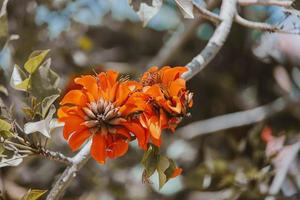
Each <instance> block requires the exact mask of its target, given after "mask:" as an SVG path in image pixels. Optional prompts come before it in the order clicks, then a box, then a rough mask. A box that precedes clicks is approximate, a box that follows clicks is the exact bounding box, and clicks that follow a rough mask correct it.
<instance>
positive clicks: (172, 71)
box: [161, 67, 188, 84]
mask: <svg viewBox="0 0 300 200" xmlns="http://www.w3.org/2000/svg"><path fill="white" fill-rule="evenodd" d="M187 70H188V69H187V68H186V67H173V68H168V69H166V70H164V71H163V73H162V74H161V80H162V83H163V84H168V83H170V82H171V81H174V80H176V79H178V78H180V76H181V74H183V73H184V72H186V71H187Z"/></svg>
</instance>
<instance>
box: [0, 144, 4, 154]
mask: <svg viewBox="0 0 300 200" xmlns="http://www.w3.org/2000/svg"><path fill="white" fill-rule="evenodd" d="M4 151H5V148H4V146H3V144H0V155H2V154H3V152H4Z"/></svg>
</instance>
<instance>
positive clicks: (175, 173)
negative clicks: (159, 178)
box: [171, 167, 182, 178]
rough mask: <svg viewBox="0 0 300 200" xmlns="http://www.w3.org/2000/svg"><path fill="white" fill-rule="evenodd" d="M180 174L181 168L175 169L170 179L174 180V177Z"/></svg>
mask: <svg viewBox="0 0 300 200" xmlns="http://www.w3.org/2000/svg"><path fill="white" fill-rule="evenodd" d="M181 173H182V168H180V167H176V168H175V169H174V171H173V173H172V175H171V178H175V177H176V176H179V175H181Z"/></svg>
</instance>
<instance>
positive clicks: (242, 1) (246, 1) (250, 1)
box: [238, 0, 293, 8]
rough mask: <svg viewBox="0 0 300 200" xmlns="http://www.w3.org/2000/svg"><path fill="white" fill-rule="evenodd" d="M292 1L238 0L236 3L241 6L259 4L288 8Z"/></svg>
mask: <svg viewBox="0 0 300 200" xmlns="http://www.w3.org/2000/svg"><path fill="white" fill-rule="evenodd" d="M292 3H293V1H289V0H288V1H280V0H279V1H278V0H238V4H239V5H241V6H252V5H261V6H280V7H285V8H290V7H291V6H292Z"/></svg>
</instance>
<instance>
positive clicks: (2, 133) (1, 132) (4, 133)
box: [0, 130, 14, 138]
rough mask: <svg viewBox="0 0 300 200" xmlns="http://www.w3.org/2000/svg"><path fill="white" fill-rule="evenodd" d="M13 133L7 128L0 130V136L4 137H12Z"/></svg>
mask: <svg viewBox="0 0 300 200" xmlns="http://www.w3.org/2000/svg"><path fill="white" fill-rule="evenodd" d="M13 135H14V134H13V133H12V132H10V131H7V130H0V136H1V137H4V138H10V137H12V136H13Z"/></svg>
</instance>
